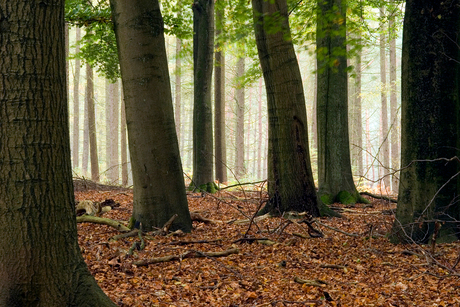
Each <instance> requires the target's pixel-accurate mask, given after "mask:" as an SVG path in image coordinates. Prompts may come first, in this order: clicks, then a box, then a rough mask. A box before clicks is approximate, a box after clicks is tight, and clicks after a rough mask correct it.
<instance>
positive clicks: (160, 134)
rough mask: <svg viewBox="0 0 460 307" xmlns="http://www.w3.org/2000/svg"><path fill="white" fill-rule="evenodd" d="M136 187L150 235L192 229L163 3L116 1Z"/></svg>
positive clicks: (138, 209) (138, 212)
mask: <svg viewBox="0 0 460 307" xmlns="http://www.w3.org/2000/svg"><path fill="white" fill-rule="evenodd" d="M111 7H112V13H113V18H114V26H115V34H116V38H117V45H118V55H119V58H120V68H121V76H122V81H123V91H124V100H125V108H126V121H127V128H128V136H129V151H130V155H131V165H132V174H133V183H134V191H133V194H134V201H133V202H134V208H133V217H134V218H135V220H136V221H139V222H140V223H141V224H142V228H143V229H146V230H150V229H152V227H161V226H163V225H164V224H165V223H166V222H167V221H168V220H169V219H170V218H171V216H173V215H174V214H178V217H177V218H176V219H175V220H174V223H173V225H172V228H171V229H173V230H174V229H181V230H183V231H186V232H190V230H191V226H192V225H191V224H192V222H191V219H190V213H189V210H188V205H187V197H186V194H185V184H184V178H183V172H182V164H181V159H180V153H179V145H178V142H177V136H176V129H175V124H174V110H173V103H172V94H171V87H170V79H169V70H168V61H167V57H166V48H165V40H164V28H163V27H164V23H163V18H162V16H161V12H160V5H159V3H158V1H151V0H113V1H111Z"/></svg>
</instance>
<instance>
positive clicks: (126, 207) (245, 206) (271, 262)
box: [75, 190, 460, 307]
mask: <svg viewBox="0 0 460 307" xmlns="http://www.w3.org/2000/svg"><path fill="white" fill-rule="evenodd" d="M75 196H76V200H77V201H79V200H85V199H87V200H92V201H99V202H102V201H104V200H106V199H113V200H114V201H115V202H116V203H119V204H120V206H117V207H116V208H114V209H113V210H111V211H109V212H107V213H105V214H104V217H106V218H111V219H114V220H119V221H127V220H128V219H129V218H130V216H131V212H132V202H133V198H132V191H130V190H124V191H117V190H111V191H78V192H76V194H75ZM261 196H262V194H261V193H259V192H245V193H241V192H228V193H220V192H219V193H218V194H216V195H212V196H211V195H201V194H189V195H188V201H189V207H190V211H193V212H198V213H199V214H200V215H201V216H202V217H204V218H207V219H210V220H213V221H222V223H209V222H208V223H207V222H197V221H194V222H193V230H192V233H188V234H182V235H177V236H148V235H146V236H144V239H145V240H144V241H145V248H144V249H142V250H136V249H134V252H133V253H132V255H128V251H129V250H130V249H131V248H132V246H133V243H135V242H136V241H139V237H137V236H135V237H128V238H122V239H119V240H117V241H114V240H110V239H111V238H112V237H113V236H115V235H117V234H119V232H118V231H117V230H115V229H113V228H111V227H109V226H106V225H99V224H91V223H79V224H78V235H79V244H80V247H81V250H82V254H83V257H84V259H85V261H86V263H87V265H88V268H89V269H90V271H91V272H92V274H93V276H94V277H95V278H96V280H97V281H98V283H99V285H100V286H101V288H102V289H103V290H104V292H105V293H106V294H107V295H108V296H109V297H110V298H111V299H112V300H113V301H114V302H115V303H116V304H118V305H119V306H133V307H134V306H158V307H169V306H178V307H179V306H194V307H195V306H228V307H234V306H388V307H391V306H443V307H447V306H460V264H458V262H459V258H460V243H459V242H456V243H451V244H438V245H436V246H435V251H434V254H433V253H431V246H420V245H394V244H391V243H390V242H389V241H388V239H387V238H386V234H387V233H388V232H389V231H390V229H391V225H392V223H393V219H394V215H392V214H391V212H392V210H394V209H395V204H392V203H389V202H385V201H383V200H375V199H374V200H373V201H372V202H371V205H364V204H357V205H355V206H353V207H349V206H344V205H341V204H334V207H337V208H338V209H340V210H341V211H342V212H341V213H342V215H343V217H342V218H320V219H318V223H313V225H314V227H315V228H316V229H318V230H319V231H320V232H322V234H323V237H314V238H313V237H310V236H308V235H306V234H308V227H307V225H306V224H305V223H289V221H287V220H286V219H285V218H282V217H271V218H267V219H260V220H258V221H253V222H252V223H247V222H246V223H244V222H243V223H238V222H236V223H235V221H241V220H244V219H246V220H247V219H248V217H249V219H251V217H252V216H253V215H254V213H255V212H256V211H257V208H259V207H260V202H261V198H263V196H262V197H261ZM299 226H300V227H303V228H304V231H302V229H299V228H300V227H299ZM336 230H340V231H336ZM243 239H248V240H243ZM235 249H236V250H237V253H229V254H227V255H224V256H221V257H213V256H209V255H208V254H207V253H209V254H211V253H222V252H225V251H228V250H235ZM192 254H193V255H195V256H196V257H194V256H193V257H189V256H187V255H192ZM167 256H175V257H173V258H172V259H171V260H169V261H164V262H157V263H152V264H149V265H145V266H140V265H135V264H134V263H135V262H139V261H143V260H146V259H152V258H158V257H167Z"/></svg>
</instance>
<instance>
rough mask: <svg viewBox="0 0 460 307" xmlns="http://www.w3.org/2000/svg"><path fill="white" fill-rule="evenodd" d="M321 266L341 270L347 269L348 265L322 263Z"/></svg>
mask: <svg viewBox="0 0 460 307" xmlns="http://www.w3.org/2000/svg"><path fill="white" fill-rule="evenodd" d="M319 267H320V268H325V269H340V270H343V269H346V268H347V267H346V266H344V265H338V264H327V263H325V264H321V265H320V266H319Z"/></svg>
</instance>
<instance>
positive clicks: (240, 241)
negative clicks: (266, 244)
mask: <svg viewBox="0 0 460 307" xmlns="http://www.w3.org/2000/svg"><path fill="white" fill-rule="evenodd" d="M260 240H268V238H239V239H237V240H235V241H233V242H232V244H234V243H253V242H255V241H260Z"/></svg>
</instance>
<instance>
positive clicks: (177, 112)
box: [174, 37, 182, 146]
mask: <svg viewBox="0 0 460 307" xmlns="http://www.w3.org/2000/svg"><path fill="white" fill-rule="evenodd" d="M181 50H182V41H181V39H180V38H178V37H176V73H175V77H176V82H175V83H176V84H175V90H174V122H175V123H176V135H177V143H178V144H180V139H181V128H180V126H181V81H182V80H181V77H182V63H181V62H182V61H181ZM179 146H180V145H179Z"/></svg>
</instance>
